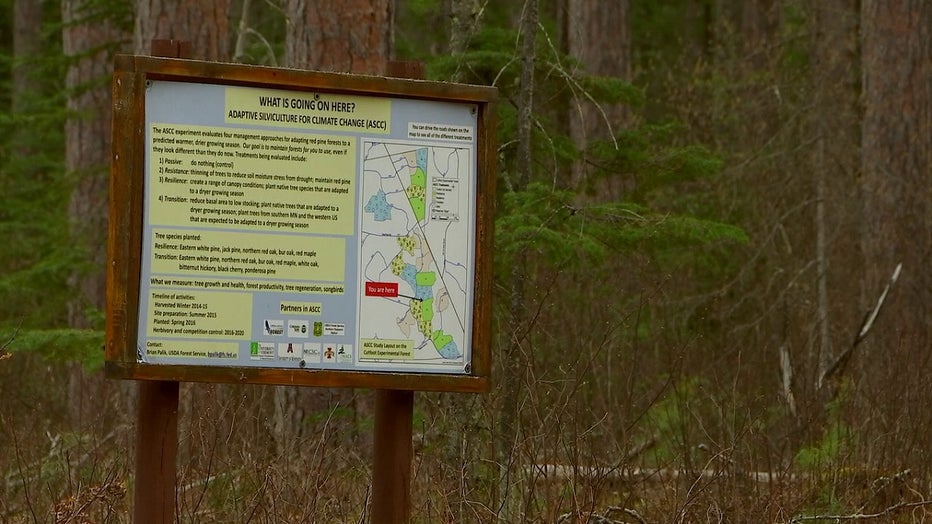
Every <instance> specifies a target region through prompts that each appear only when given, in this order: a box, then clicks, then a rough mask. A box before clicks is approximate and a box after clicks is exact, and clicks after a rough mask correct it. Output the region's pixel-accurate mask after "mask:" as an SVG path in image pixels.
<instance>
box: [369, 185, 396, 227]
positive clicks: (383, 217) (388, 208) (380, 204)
mask: <svg viewBox="0 0 932 524" xmlns="http://www.w3.org/2000/svg"><path fill="white" fill-rule="evenodd" d="M364 209H365V210H366V212H368V213H372V214H373V218H375V221H376V222H385V221H387V220H391V219H392V205H391V204H389V203H388V200H386V199H385V191H382V190H381V189H379V192H378V193H376V194H374V195H372V196H371V197H369V202H367V203H366V207H365V208H364Z"/></svg>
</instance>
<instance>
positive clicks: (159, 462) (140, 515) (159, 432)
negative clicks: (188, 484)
mask: <svg viewBox="0 0 932 524" xmlns="http://www.w3.org/2000/svg"><path fill="white" fill-rule="evenodd" d="M137 400H138V409H139V410H138V416H137V418H136V484H135V488H134V494H133V522H135V523H136V524H144V523H145V524H149V523H155V524H173V523H174V522H175V486H176V484H177V480H176V473H177V465H176V459H177V458H178V383H177V382H169V381H164V380H144V381H141V382H140V383H139V398H138V399H137Z"/></svg>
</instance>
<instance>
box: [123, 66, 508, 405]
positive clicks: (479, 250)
mask: <svg viewBox="0 0 932 524" xmlns="http://www.w3.org/2000/svg"><path fill="white" fill-rule="evenodd" d="M150 81H170V82H188V83H194V84H210V85H222V86H241V87H247V88H262V89H272V90H284V91H288V92H307V93H312V92H313V93H325V94H336V95H348V96H359V97H385V98H391V99H411V100H424V101H438V102H453V103H468V104H474V105H475V106H476V107H477V108H478V115H477V126H476V129H475V133H476V141H475V150H476V192H475V195H476V201H475V209H474V218H475V225H474V230H475V259H474V260H473V267H474V276H473V283H474V286H473V292H472V296H473V303H472V308H473V309H472V325H471V333H470V335H471V339H470V338H468V337H467V341H468V343H469V345H470V349H471V353H470V355H471V362H470V367H469V369H468V371H467V372H466V373H464V374H446V373H436V372H431V373H422V372H403V371H402V372H394V371H358V370H352V371H350V370H332V369H294V368H278V367H251V366H227V365H222V366H221V365H198V364H194V365H182V364H163V363H148V362H145V361H143V360H141V359H139V358H138V355H137V349H136V343H137V340H138V338H139V337H138V335H139V332H138V330H139V326H138V323H139V322H138V318H139V312H140V309H139V308H140V305H141V301H140V300H141V299H140V275H141V268H142V257H143V255H142V253H143V242H144V238H143V230H144V220H145V217H144V198H145V184H146V180H145V172H146V171H145V161H146V158H147V152H148V148H149V147H151V146H150V144H148V143H147V141H146V140H147V138H146V137H147V132H146V115H145V111H146V109H145V108H146V100H145V97H146V86H147V83H148V82H150ZM112 87H113V125H112V130H113V153H112V154H113V156H112V164H111V183H110V226H109V257H108V267H107V272H108V275H107V276H108V279H107V316H106V319H107V320H106V348H105V351H106V361H105V370H106V373H107V376H108V377H110V378H118V379H134V380H162V381H192V382H223V383H249V384H272V385H301V386H320V387H365V388H379V389H396V390H410V391H451V392H484V391H488V389H489V386H490V375H491V350H490V332H491V281H492V263H491V260H492V259H491V253H492V221H493V213H494V211H493V210H494V203H495V174H494V173H495V157H496V145H495V141H494V136H495V131H494V130H495V119H494V110H493V107H492V104H493V102H494V101H495V98H496V90H495V89H494V88H490V87H483V86H472V85H464V84H452V83H439V82H428V81H420V80H405V79H396V78H385V77H371V76H358V75H346V74H332V73H322V72H314V71H303V70H293V69H281V68H270V67H258V66H244V65H236V64H221V63H214V62H203V61H196V60H183V59H174V58H154V57H147V56H128V55H122V56H118V57H117V59H116V61H115V65H114V76H113V86H112Z"/></svg>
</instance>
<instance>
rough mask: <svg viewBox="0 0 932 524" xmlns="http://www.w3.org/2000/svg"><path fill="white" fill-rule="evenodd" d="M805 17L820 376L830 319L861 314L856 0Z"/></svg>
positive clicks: (842, 321) (843, 321) (851, 324)
mask: <svg viewBox="0 0 932 524" xmlns="http://www.w3.org/2000/svg"><path fill="white" fill-rule="evenodd" d="M812 16H813V20H814V22H813V26H814V28H815V38H814V42H813V58H814V64H815V67H813V76H812V83H813V87H814V89H813V93H814V95H815V99H816V104H815V105H816V107H817V108H818V109H817V110H816V111H814V114H813V115H812V117H813V119H814V122H813V123H812V126H813V130H814V132H815V135H816V144H815V150H814V157H813V162H812V165H813V175H814V178H815V180H814V186H815V193H816V213H815V219H814V225H815V230H816V246H815V251H816V290H817V291H816V300H817V304H818V307H817V311H818V319H817V322H818V332H819V343H818V344H817V345H814V346H815V347H817V348H818V349H817V351H816V352H815V355H811V358H810V362H811V363H812V364H813V370H816V368H817V376H818V377H822V376H824V375H825V373H826V371H827V370H828V368H829V366H830V365H831V363H832V361H833V360H834V355H833V353H834V351H833V349H832V348H833V345H834V341H833V339H835V338H836V335H835V331H837V330H836V329H833V326H835V325H838V326H841V327H842V328H843V329H844V330H845V332H846V333H850V331H851V330H853V329H855V328H856V327H857V322H858V321H859V320H860V315H859V314H858V308H857V298H856V297H858V293H859V290H858V289H857V287H856V286H857V284H856V282H858V280H859V278H858V275H859V274H860V270H859V268H860V267H861V260H860V249H859V248H858V246H857V245H856V244H855V243H854V242H855V240H854V239H856V238H857V234H858V231H859V227H858V217H859V216H860V209H859V206H860V204H859V201H860V198H859V197H860V195H859V193H858V192H857V190H856V188H857V176H856V175H857V173H858V171H859V169H858V165H857V162H854V161H852V160H851V155H850V152H851V151H857V150H858V149H859V147H860V144H859V141H860V134H859V130H858V120H857V116H858V112H859V105H858V96H859V80H858V78H857V74H856V71H857V66H858V56H857V51H858V44H857V34H858V12H857V4H856V0H826V1H822V2H817V3H815V4H814V5H813V12H812ZM852 189H854V190H852ZM832 259H836V260H839V261H844V264H839V265H838V267H837V268H833V267H832V266H831V264H830V263H829V262H830V260H832ZM830 270H831V273H830ZM830 290H831V292H830ZM833 321H834V322H833ZM817 380H819V379H817ZM818 385H821V384H818Z"/></svg>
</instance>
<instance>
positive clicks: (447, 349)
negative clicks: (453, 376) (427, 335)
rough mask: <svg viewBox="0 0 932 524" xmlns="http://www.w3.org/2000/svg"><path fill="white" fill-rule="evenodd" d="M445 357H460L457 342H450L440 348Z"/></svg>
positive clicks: (442, 355)
mask: <svg viewBox="0 0 932 524" xmlns="http://www.w3.org/2000/svg"><path fill="white" fill-rule="evenodd" d="M439 353H440V356H441V357H443V358H460V356H461V355H460V350H459V349H458V348H457V347H456V342H449V343H447V344H446V345H445V346H443V347H442V348H440V350H439Z"/></svg>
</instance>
